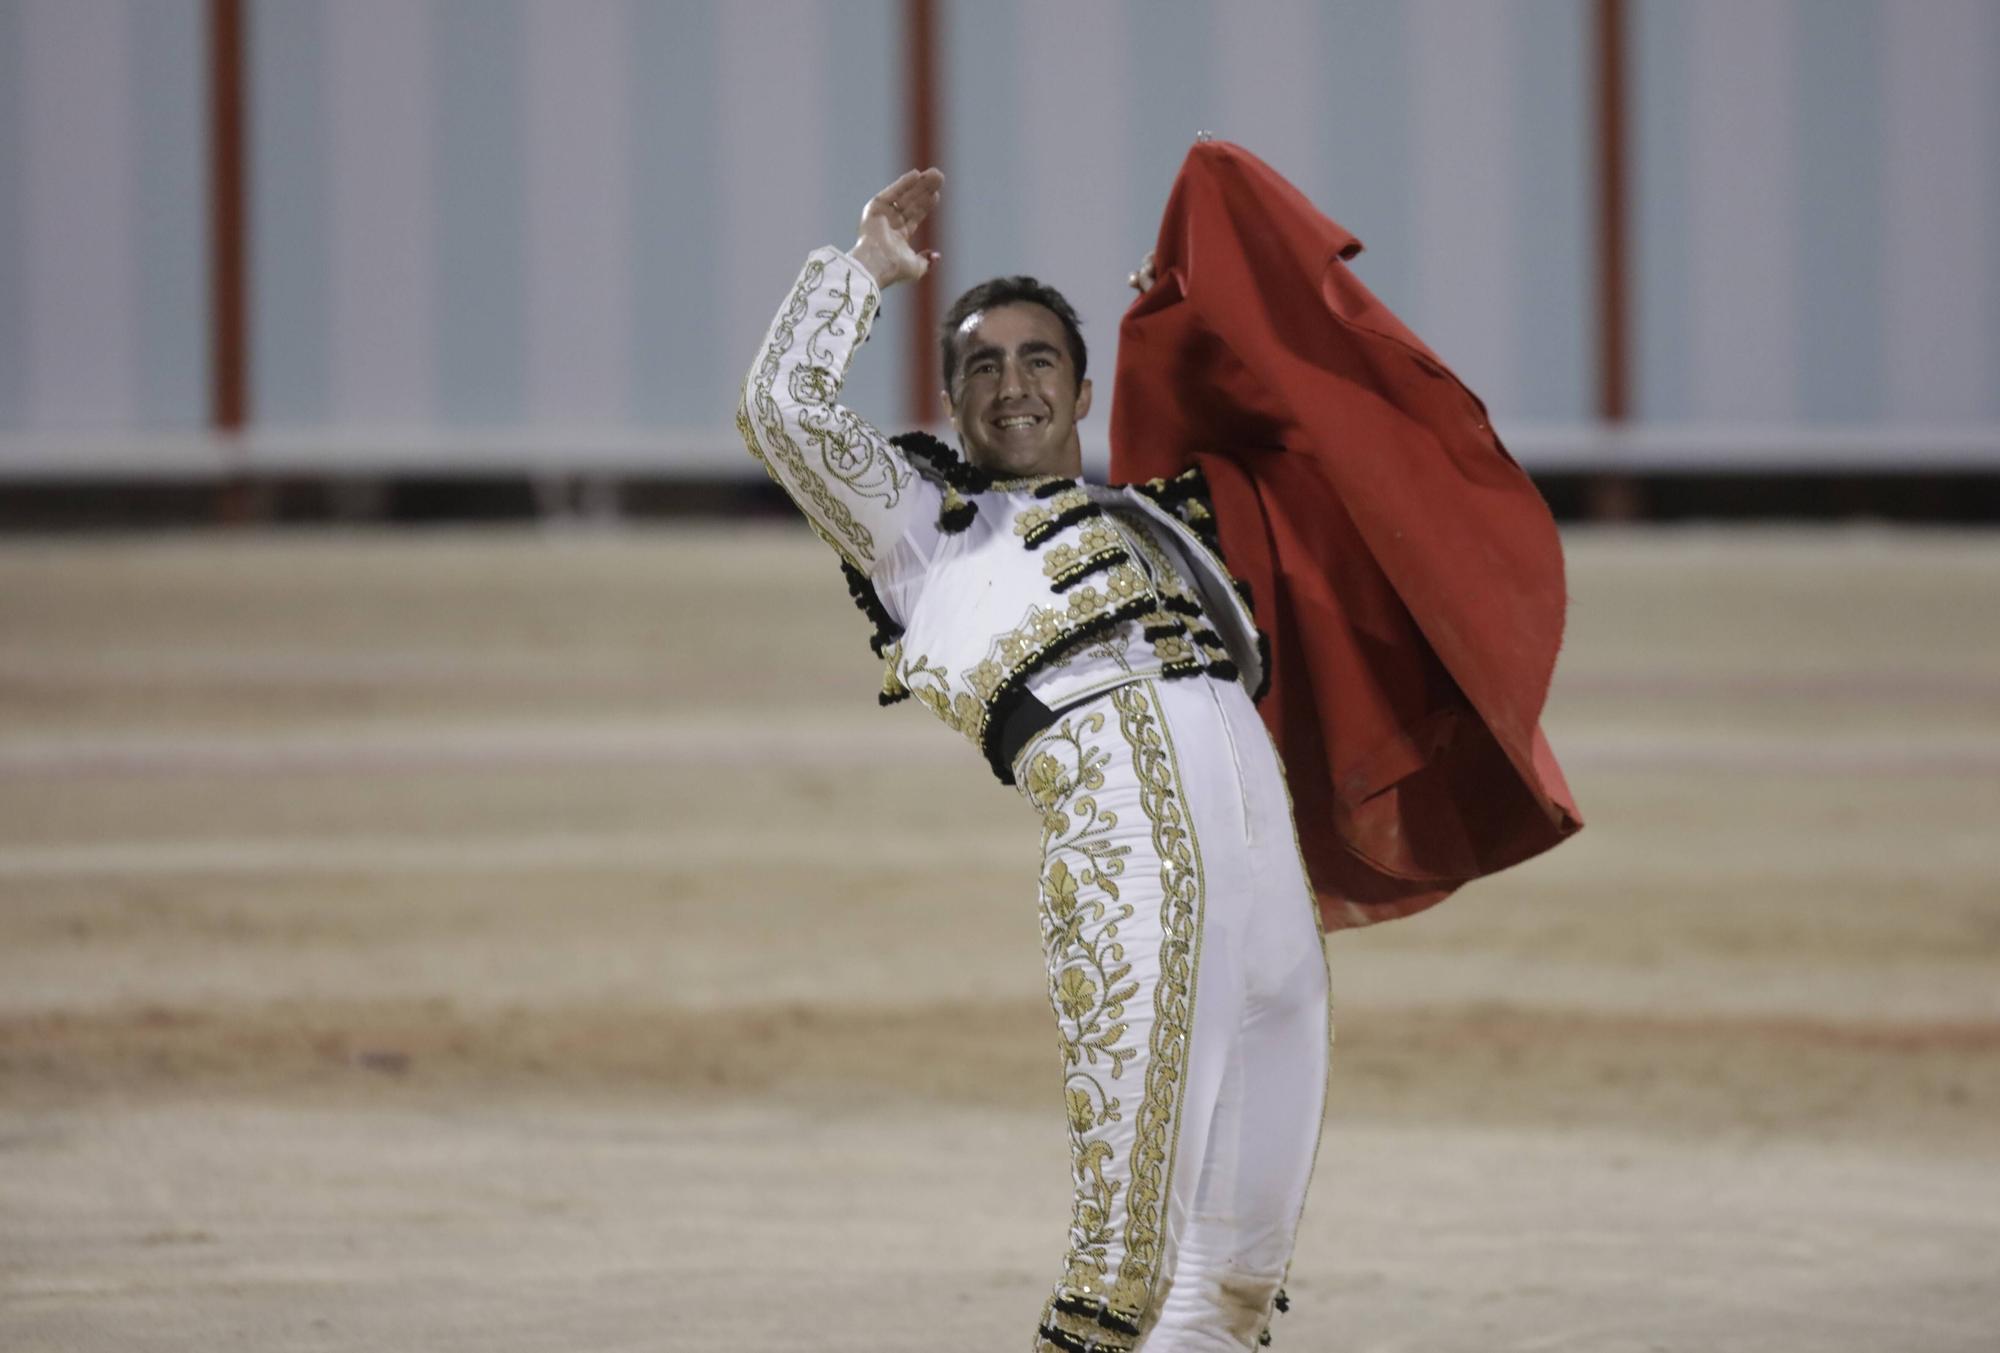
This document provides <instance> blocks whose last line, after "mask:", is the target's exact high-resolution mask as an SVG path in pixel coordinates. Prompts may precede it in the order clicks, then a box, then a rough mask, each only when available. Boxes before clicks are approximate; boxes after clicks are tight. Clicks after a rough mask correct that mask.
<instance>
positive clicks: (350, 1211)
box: [0, 526, 2000, 1353]
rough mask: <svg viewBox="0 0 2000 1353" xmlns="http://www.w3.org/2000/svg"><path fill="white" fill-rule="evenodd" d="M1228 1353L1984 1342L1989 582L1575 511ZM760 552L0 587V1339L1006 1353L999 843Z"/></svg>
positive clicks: (1031, 1239) (1997, 591) (1037, 1213)
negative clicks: (1486, 767) (1605, 522)
mask: <svg viewBox="0 0 2000 1353" xmlns="http://www.w3.org/2000/svg"><path fill="white" fill-rule="evenodd" d="M1570 560H1571V575H1572V577H1571V583H1572V592H1573V597H1574V600H1573V605H1572V612H1571V635H1570V639H1569V642H1568V645H1567V648H1566V651H1565V656H1564V659H1563V664H1562V667H1561V670H1560V672H1559V675H1558V681H1557V687H1556V692H1555V695H1554V698H1553V702H1552V705H1551V710H1550V717H1549V729H1550V734H1551V737H1552V740H1553V741H1554V744H1555V746H1556V748H1557V751H1558V753H1559V754H1560V755H1561V756H1562V758H1563V760H1564V762H1565V764H1566V766H1567V767H1568V768H1569V770H1570V772H1571V780H1572V783H1573V785H1574V786H1575V788H1576V790H1577V793H1578V795H1579V797H1580V800H1581V802H1582V804H1583V807H1584V811H1585V815H1586V817H1587V818H1588V820H1589V823H1590V825H1589V828H1588V830H1586V831H1585V832H1584V833H1583V835H1582V836H1581V837H1579V838H1578V839H1577V840H1576V841H1574V842H1572V843H1570V844H1569V845H1566V846H1565V847H1563V848H1562V849H1560V850H1558V851H1556V852H1555V853H1554V854H1553V855H1551V856H1548V857H1546V858H1544V859H1542V860H1539V861H1535V862H1533V863H1531V864H1529V865H1526V866H1524V867H1522V868H1520V869H1518V870H1515V871H1513V872H1511V873H1509V874H1506V875H1502V876H1501V877H1499V878H1496V879H1493V880H1490V881H1488V882H1486V883H1484V884H1481V885H1477V886H1475V887H1473V888H1471V889H1469V890H1467V891H1466V892H1465V893H1464V894H1463V895H1462V896H1461V897H1460V898H1458V899H1456V900H1454V901H1453V902H1452V903H1450V904H1449V905H1447V906H1445V907H1443V908H1440V909H1439V910H1437V911H1436V912H1433V913H1431V914H1429V915H1427V916H1425V917H1420V918H1417V919H1414V920H1410V921H1405V922H1399V923H1396V924H1393V925H1390V926H1386V927H1380V928H1377V929H1375V930H1371V931H1368V932H1364V933H1357V934H1348V935H1343V936H1340V937H1338V938H1337V939H1336V940H1335V941H1334V943H1333V945H1332V967H1333V977H1334V985H1335V994H1336V1001H1337V1009H1336V1022H1337V1025H1338V1040H1337V1046H1336V1049H1335V1061H1334V1088H1333V1098H1332V1104H1331V1107H1330V1111H1329V1116H1328V1122H1327V1125H1326V1132H1325V1139H1324V1144H1323V1148H1322V1151H1321V1153H1320V1165H1319V1173H1318V1177H1317V1179H1316V1181H1315V1186H1314V1192H1313V1197H1312V1199H1311V1202H1310V1205H1309V1207H1308V1209H1307V1214H1306V1222H1305V1229H1304V1232H1303V1235H1302V1237H1301V1240H1300V1245H1299V1252H1298V1257H1297V1260H1296V1262H1295V1264H1294V1268H1293V1274H1292V1281H1291V1284H1290V1287H1291V1292H1292V1295H1293V1297H1294V1302H1293V1309H1292V1311H1291V1313H1290V1314H1288V1315H1286V1316H1284V1317H1282V1318H1281V1319H1280V1321H1279V1323H1278V1326H1277V1330H1276V1339H1277V1344H1276V1346H1277V1348H1278V1349H1279V1350H1280V1351H1281V1353H1282V1350H1285V1349H1293V1350H1322V1349H1324V1350H1339V1351H1340V1353H1349V1351H1355V1353H1404V1351H1405V1350H1407V1351H1408V1353H1419V1351H1421V1353H1475V1351H1477V1353H1493V1351H1494V1350H1514V1351H1517V1353H1528V1351H1529V1350H1534V1351H1536V1353H1558V1351H1561V1350H1587V1351H1588V1353H1626V1351H1628V1350H1629V1351H1631V1353H1640V1351H1641V1350H1674V1351H1675V1353H1679V1351H1681V1350H1687V1351H1688V1353H1695V1351H1697V1350H1699V1351H1700V1353H1712V1351H1714V1350H1774V1351H1781V1353H1782V1351H1789V1350H1815V1351H1820V1350H1825V1351H1830V1353H1933V1351H1935V1353H1946V1351H1948V1350H1949V1351H1952V1353H1992V1350H1995V1349H2000V827H1996V824H2000V602H1996V598H2000V538H1997V537H1992V536H1980V535H1952V534H1902V533H1891V532H1886V531H1872V530H1853V531H1834V532H1820V531H1781V532H1761V533H1758V532H1742V531H1729V532H1723V531H1708V530H1684V531H1660V532H1618V533H1613V532H1591V531H1579V532H1574V533H1572V535H1571V537H1570ZM864 636H865V625H864V622H863V621H862V619H861V618H860V616H859V615H858V614H857V613H855V612H854V611H853V610H852V608H851V607H850V606H849V605H848V603H847V601H846V598H845V595H844V590H843V588H842V586H841V582H840V579H839V577H838V574H837V571H836V570H835V568H834V566H833V564H832V561H831V559H830V558H829V557H828V556H826V555H825V553H824V551H823V547H821V546H819V545H818V544H817V543H815V542H813V541H811V540H810V539H808V538H807V537H806V536H805V535H804V534H803V533H802V532H799V531H796V530H792V529H779V528H775V527H770V528H754V529H753V528H734V529H727V530H724V529H720V528H708V529H691V528H688V527H684V526H675V527H672V528H670V529H669V528H659V529H653V530H646V531H637V530H633V531H595V530H577V529H572V530H561V529H557V530H549V531H541V532H535V531H509V532H458V533H439V534H396V535H390V534H293V535H260V534H255V533H247V534H240V535H232V536H217V535H206V534H197V535H189V536H180V537H158V538H148V539H129V540H109V541H107V540H101V539H99V540H47V541H13V542H7V543H4V544H0V1349H6V1350H9V1351H10V1353H11V1351H13V1350H22V1351H25V1350H44V1349H50V1350H54V1349H60V1350H89V1351H91V1353H95V1351H96V1350H114V1349H115V1350H128V1349H161V1350H167V1349H172V1350H182V1349H185V1350H197V1349H199V1350H204V1351H217V1353H220V1351H224V1350H259V1351H262V1350H273V1349H286V1350H290V1349H299V1350H315V1351H316V1350H328V1351H331V1350H384V1349H388V1350H424V1351H429V1350H437V1351H438V1353H450V1351H455V1350H468V1351H469V1350H475V1349H476V1350H480V1351H481V1353H525V1351H526V1350H544V1349H546V1350H581V1349H590V1350H606V1351H609V1350H628V1349H629V1350H640V1349H646V1350H683V1349H685V1350H696V1349H701V1350H712V1349H718V1348H731V1349H747V1350H757V1351H759V1353H761V1351H762V1350H773V1351H781V1350H808V1349H810V1350H815V1351H816V1353H826V1351H828V1350H832V1351H835V1353H838V1351H841V1350H856V1351H857V1353H858V1351H859V1350H871V1351H872V1353H884V1351H893V1350H905V1349H906V1350H911V1353H916V1350H925V1351H926V1353H928V1351H929V1350H935V1349H939V1348H1023V1347H1026V1346H1027V1343H1028V1339H1029V1335H1030V1330H1031V1325H1032V1321H1033V1318H1034V1315H1035V1313H1036V1311H1037V1310H1038V1309H1039V1304H1040V1301H1041V1298H1042V1295H1043V1294H1044V1292H1045V1291H1046V1288H1047V1286H1048V1284H1049V1283H1050V1282H1051V1281H1053V1279H1054V1278H1055V1276H1056V1273H1057V1269H1058V1260H1059V1258H1060V1254H1061V1250H1062V1246H1063V1240H1064V1227H1065V1223H1066V1220H1067V1216H1068V1202H1067V1198H1068V1189H1067V1160H1066V1151H1065V1137H1064V1129H1063V1124H1062V1118H1061V1114H1060V1112H1059V1108H1058V1077H1057V1074H1056V1067H1055V1061H1054V1055H1053V1050H1052V1043H1053V1039H1052V1034H1051V1029H1050V1027H1049V1016H1048V1013H1047V1008H1046V1005H1045V997H1044V996H1043V995H1042V993H1041V990H1040V986H1039V981H1040V971H1039V969H1040V953H1039V947H1038V938H1037V933H1036V919H1035V911H1034V878H1033V875H1034V864H1033V860H1034V855H1035V842H1036V823H1035V822H1034V820H1033V818H1032V816H1031V815H1030V814H1029V813H1028V812H1027V810H1026V809H1025V807H1024V806H1023V805H1022V804H1021V803H1020V801H1019V800H1018V799H1017V798H1016V797H1015V796H1014V795H1013V793H1012V792H1011V791H1009V790H1006V789H1002V788H1000V787H999V786H997V785H995V784H994V783H993V782H992V781H991V779H990V777H988V776H987V775H986V774H985V772H984V770H983V769H982V768H981V767H980V765H979V764H978V762H977V760H976V758H974V757H973V756H972V755H971V754H970V753H969V751H968V750H967V749H966V748H965V747H963V745H962V744H961V743H960V742H959V741H958V739H957V738H956V737H955V735H952V734H950V733H948V732H946V731H945V730H943V729H942V728H940V727H937V726H936V725H935V724H934V723H933V722H932V721H930V720H929V718H928V717H927V716H926V715H924V714H923V712H922V711H921V710H919V709H917V708H916V707H915V706H909V707H904V708H899V709H896V710H891V711H887V712H884V711H880V710H878V709H877V708H876V707H875V702H874V700H873V698H872V697H873V694H874V691H875V689H876V686H877V682H878V679H879V678H878V673H877V671H876V669H875V666H874V663H873V661H872V660H871V659H870V658H869V656H868V654H867V651H866V645H865V642H864Z"/></svg>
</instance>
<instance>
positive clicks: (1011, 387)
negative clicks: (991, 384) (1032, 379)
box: [999, 357, 1028, 399]
mask: <svg viewBox="0 0 2000 1353" xmlns="http://www.w3.org/2000/svg"><path fill="white" fill-rule="evenodd" d="M1027 392H1028V380H1027V373H1026V372H1025V371H1023V370H1022V369H1021V364H1020V363H1019V362H1017V361H1015V360H1014V359H1013V358H1012V357H1009V358H1006V359H1005V360H1004V361H1002V362H1001V363H1000V390H999V396H1000V398H1001V399H1018V398H1020V397H1021V396H1022V395H1024V394H1026V393H1027Z"/></svg>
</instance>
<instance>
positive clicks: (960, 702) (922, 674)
mask: <svg viewBox="0 0 2000 1353" xmlns="http://www.w3.org/2000/svg"><path fill="white" fill-rule="evenodd" d="M901 653H902V649H901V648H900V646H899V647H898V648H897V650H896V654H897V656H898V657H900V656H901ZM896 679H897V681H898V682H899V683H900V684H901V685H903V686H904V687H906V688H907V689H908V690H909V692H910V694H911V695H914V696H916V697H917V699H918V700H919V701H920V702H922V704H923V706H924V708H926V709H928V710H929V711H930V712H931V713H933V714H935V715H937V716H938V718H940V719H942V720H943V721H944V725H945V727H947V728H949V729H951V730H952V731H953V732H956V733H964V734H966V735H967V736H968V737H971V738H973V739H975V740H977V738H978V736H979V733H978V731H977V730H979V729H982V728H984V727H985V725H986V706H984V705H982V704H980V703H979V701H978V699H977V698H975V697H974V696H972V695H970V694H969V693H967V692H965V691H959V692H957V693H955V694H954V693H953V691H952V689H951V677H950V675H949V674H948V673H946V671H945V670H944V668H942V667H938V666H935V665H933V664H932V662H931V660H930V659H929V658H927V657H925V656H924V655H923V654H921V653H919V654H918V655H917V656H916V657H914V658H912V659H910V660H909V661H908V662H905V663H903V664H902V668H901V670H900V671H899V672H897V674H896Z"/></svg>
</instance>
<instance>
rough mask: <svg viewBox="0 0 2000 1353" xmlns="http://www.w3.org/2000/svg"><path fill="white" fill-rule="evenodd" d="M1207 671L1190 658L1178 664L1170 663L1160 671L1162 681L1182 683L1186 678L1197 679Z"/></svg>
mask: <svg viewBox="0 0 2000 1353" xmlns="http://www.w3.org/2000/svg"><path fill="white" fill-rule="evenodd" d="M1207 670H1208V669H1207V668H1205V667H1203V666H1202V665H1201V664H1200V663H1198V662H1196V661H1194V660H1193V659H1192V658H1188V659H1184V660H1182V661H1180V662H1170V663H1168V664H1167V665H1166V666H1165V667H1162V668H1161V669H1160V680H1162V681H1184V680H1186V679H1187V678H1188V677H1198V676H1200V675H1201V674H1202V673H1203V672H1205V671H1207Z"/></svg>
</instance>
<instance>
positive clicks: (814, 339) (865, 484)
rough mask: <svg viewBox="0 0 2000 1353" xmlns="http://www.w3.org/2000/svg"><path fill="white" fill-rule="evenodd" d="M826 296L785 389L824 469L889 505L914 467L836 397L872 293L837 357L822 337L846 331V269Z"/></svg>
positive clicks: (871, 307)
mask: <svg viewBox="0 0 2000 1353" xmlns="http://www.w3.org/2000/svg"><path fill="white" fill-rule="evenodd" d="M830 300H831V302H832V303H831V304H830V305H828V306H827V307H826V308H825V309H822V310H819V311H816V312H814V316H815V318H817V319H818V320H819V321H820V324H819V327H818V328H816V329H814V330H813V331H812V333H811V334H810V335H809V336H808V337H807V338H806V352H805V356H806V360H805V362H804V363H803V364H802V365H800V366H798V367H795V368H794V369H793V371H792V379H791V384H790V389H791V394H792V398H793V399H794V400H795V401H797V403H798V404H799V406H800V409H799V426H801V427H803V428H804V429H805V430H806V432H807V433H808V434H809V435H810V436H811V438H812V440H813V444H814V445H815V446H816V447H818V448H819V456H820V463H821V464H822V465H824V466H825V467H826V470H827V473H829V474H831V475H832V476H833V477H834V478H835V479H837V480H839V481H840V482H841V483H843V484H845V485H847V487H848V488H849V489H850V490H852V491H853V492H854V493H855V494H856V495H858V496H860V497H863V498H880V499H881V500H882V501H883V502H885V503H887V504H888V505H889V506H891V507H894V506H895V505H896V503H897V501H898V500H899V499H900V498H901V497H902V494H903V489H904V488H905V487H907V486H908V484H909V482H910V478H911V476H912V475H913V474H914V473H915V472H914V471H913V470H912V469H911V468H910V466H909V464H908V462H906V461H904V460H903V459H902V457H900V456H898V455H897V454H896V453H895V452H894V451H893V450H891V449H890V447H889V446H888V444H887V443H886V442H884V440H883V438H882V436H881V434H880V433H878V432H876V431H875V429H873V428H871V427H869V426H868V424H867V423H865V422H864V421H862V419H861V418H860V417H859V416H858V415H856V414H855V413H854V412H852V411H851V410H849V409H845V408H842V407H841V406H840V404H839V403H838V402H837V401H838V397H839V394H840V387H841V385H842V384H843V383H844V382H845V381H846V379H847V366H848V364H850V363H851V362H852V361H853V360H854V354H855V352H856V351H857V350H858V349H859V348H860V346H861V341H862V339H863V338H865V337H866V336H867V333H868V324H869V321H870V320H872V319H873V318H874V315H875V303H876V298H875V297H874V296H869V297H867V298H866V300H865V301H864V302H863V304H862V307H861V313H860V314H859V315H858V316H856V318H855V324H854V341H853V342H852V343H851V344H849V345H848V348H847V353H846V355H845V357H839V356H838V355H837V354H836V353H835V351H834V350H833V348H832V347H830V346H829V345H828V343H827V340H828V339H829V338H844V337H846V336H847V335H846V331H845V330H844V329H843V328H842V326H841V321H842V319H843V318H845V317H846V316H849V315H854V313H855V306H854V278H853V276H852V274H850V275H849V276H848V277H847V278H846V279H844V280H843V282H842V283H841V287H840V289H839V290H838V291H836V292H834V293H833V295H832V297H831V298H830ZM836 361H838V364H839V367H840V374H839V375H838V376H836V375H834V374H833V368H834V366H835V364H836Z"/></svg>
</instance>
